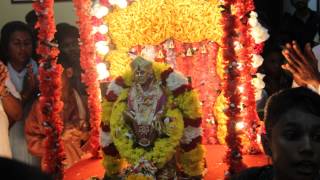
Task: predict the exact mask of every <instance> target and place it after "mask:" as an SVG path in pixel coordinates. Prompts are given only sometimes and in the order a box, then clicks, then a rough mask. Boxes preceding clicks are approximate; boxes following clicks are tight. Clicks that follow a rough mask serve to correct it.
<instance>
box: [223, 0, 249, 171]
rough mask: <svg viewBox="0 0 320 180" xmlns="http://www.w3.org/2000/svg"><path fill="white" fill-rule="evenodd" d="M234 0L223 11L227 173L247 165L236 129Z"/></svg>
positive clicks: (237, 101)
mask: <svg viewBox="0 0 320 180" xmlns="http://www.w3.org/2000/svg"><path fill="white" fill-rule="evenodd" d="M233 3H234V0H226V1H225V4H224V11H223V12H222V14H223V18H222V24H223V30H224V36H223V38H222V41H223V42H222V44H223V47H222V54H223V64H224V72H225V73H224V78H223V79H224V81H223V83H222V93H223V96H224V97H225V98H226V100H227V106H226V107H225V110H224V112H225V115H226V118H227V119H226V126H227V135H226V143H227V146H228V150H227V154H226V157H225V162H226V163H227V164H228V165H229V167H228V173H227V175H230V174H234V173H236V172H240V171H241V170H243V169H244V168H245V167H246V166H245V164H244V163H243V161H242V151H241V150H242V145H241V139H240V137H239V136H238V133H237V130H236V124H237V123H238V122H239V120H240V118H241V117H240V107H239V105H240V94H239V91H237V87H238V85H239V79H238V77H240V72H239V70H238V69H237V56H236V52H235V49H234V42H235V40H236V38H237V37H236V29H237V21H236V18H237V17H236V16H235V14H233V12H232V10H233V9H232V5H233Z"/></svg>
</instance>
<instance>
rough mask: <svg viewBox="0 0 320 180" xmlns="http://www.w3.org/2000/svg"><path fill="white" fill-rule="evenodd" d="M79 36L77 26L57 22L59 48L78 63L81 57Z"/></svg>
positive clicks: (56, 38)
mask: <svg viewBox="0 0 320 180" xmlns="http://www.w3.org/2000/svg"><path fill="white" fill-rule="evenodd" d="M79 37H80V36H79V30H78V28H76V27H75V26H72V25H70V24H67V23H60V24H57V32H56V34H55V40H56V41H57V43H58V44H59V50H60V51H61V52H63V53H66V54H67V55H68V56H69V57H70V58H71V61H73V62H77V63H79V59H80V48H79Z"/></svg>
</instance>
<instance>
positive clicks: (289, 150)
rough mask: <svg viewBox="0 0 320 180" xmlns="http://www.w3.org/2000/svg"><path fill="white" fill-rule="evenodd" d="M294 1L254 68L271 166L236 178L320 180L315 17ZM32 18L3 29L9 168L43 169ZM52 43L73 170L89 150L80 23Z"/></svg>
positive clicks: (1, 97)
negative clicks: (260, 82)
mask: <svg viewBox="0 0 320 180" xmlns="http://www.w3.org/2000/svg"><path fill="white" fill-rule="evenodd" d="M291 3H292V5H293V6H294V7H295V12H294V14H293V15H290V16H284V20H283V23H282V25H281V26H280V27H279V28H277V29H273V30H272V31H271V32H272V34H271V38H270V40H269V41H268V42H267V43H266V47H265V51H264V54H263V56H264V58H265V61H264V64H263V65H262V67H261V68H260V69H259V71H260V72H262V73H264V74H266V77H265V79H264V81H265V83H266V88H265V92H264V94H265V97H264V100H263V101H265V102H266V103H262V105H261V106H260V107H261V108H263V110H264V115H263V120H264V123H265V125H266V133H265V134H263V135H262V141H263V146H264V150H265V153H266V155H268V156H269V157H270V158H271V159H272V165H268V166H264V167H258V168H250V169H248V170H245V171H244V172H242V173H239V174H237V175H235V176H234V177H231V179H234V180H251V179H252V180H316V179H320V176H319V172H320V111H319V110H318V109H317V107H318V106H319V107H320V96H319V93H320V73H319V69H318V64H319V60H320V57H316V56H315V54H314V53H313V51H312V48H313V47H314V46H317V45H319V43H320V42H319V35H320V16H319V15H318V14H317V13H316V12H314V11H312V10H311V9H309V8H308V0H291ZM35 18H36V15H35V14H34V12H30V13H28V14H27V16H26V23H24V22H21V21H12V22H8V23H7V24H5V25H4V26H3V27H2V29H1V39H0V58H1V62H0V132H1V136H0V144H1V146H0V157H1V158H0V167H7V168H9V167H11V166H4V163H5V164H10V163H11V161H7V159H6V158H9V159H11V158H12V159H15V160H17V161H14V163H18V161H19V162H23V163H26V164H28V167H30V166H34V167H39V168H40V167H41V159H42V157H43V156H44V151H45V145H44V142H45V140H46V135H45V133H44V128H43V123H42V122H41V109H40V107H39V99H38V98H39V93H40V92H39V82H38V78H37V76H38V66H39V64H38V55H36V53H35V48H36V34H37V31H36V30H35V29H33V27H34V24H35V22H36V20H35ZM55 42H56V43H57V44H58V45H59V49H60V52H61V53H60V55H59V57H58V63H59V64H61V65H62V66H63V68H64V71H63V74H62V77H61V78H62V89H63V91H62V97H61V98H62V99H61V100H62V101H63V103H64V108H63V110H62V113H61V117H62V120H63V121H64V131H63V135H62V139H63V143H64V146H65V151H66V160H65V162H64V165H65V167H70V166H72V165H73V164H74V163H76V162H78V161H79V160H80V159H81V158H82V157H83V156H84V155H86V154H87V150H88V144H87V140H88V136H89V133H88V132H89V129H90V127H89V123H88V119H89V113H88V111H87V104H86V103H87V100H86V98H87V97H86V96H87V94H86V91H85V88H86V87H85V85H84V84H83V83H82V82H81V78H80V77H81V72H82V70H81V67H80V61H79V60H80V48H79V31H78V29H77V27H75V26H72V25H70V24H67V23H61V24H57V32H56V34H55ZM267 99H268V100H267ZM264 104H265V105H264ZM16 166H17V167H18V166H20V165H16ZM22 166H24V165H21V167H22ZM31 169H32V168H31ZM36 171H37V170H35V173H36ZM39 173H40V172H39ZM26 174H27V173H26ZM29 174H30V175H31V174H32V173H30V172H29ZM42 176H43V178H45V179H48V178H50V177H48V176H46V175H42Z"/></svg>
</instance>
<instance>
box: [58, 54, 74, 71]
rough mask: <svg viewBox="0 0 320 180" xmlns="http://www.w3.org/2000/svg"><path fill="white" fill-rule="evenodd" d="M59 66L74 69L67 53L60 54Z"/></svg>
mask: <svg viewBox="0 0 320 180" xmlns="http://www.w3.org/2000/svg"><path fill="white" fill-rule="evenodd" d="M57 64H61V65H62V67H63V68H64V69H66V68H70V67H71V68H72V67H73V64H72V62H71V60H70V57H69V56H68V55H67V54H66V53H63V52H60V53H59V55H58V60H57Z"/></svg>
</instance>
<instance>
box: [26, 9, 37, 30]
mask: <svg viewBox="0 0 320 180" xmlns="http://www.w3.org/2000/svg"><path fill="white" fill-rule="evenodd" d="M24 19H25V21H26V22H27V24H28V25H29V26H30V27H31V28H32V29H34V26H35V24H36V23H37V21H38V16H37V14H36V12H35V11H34V10H31V11H29V12H28V13H27V14H26V16H25V17H24Z"/></svg>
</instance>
